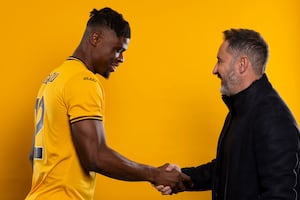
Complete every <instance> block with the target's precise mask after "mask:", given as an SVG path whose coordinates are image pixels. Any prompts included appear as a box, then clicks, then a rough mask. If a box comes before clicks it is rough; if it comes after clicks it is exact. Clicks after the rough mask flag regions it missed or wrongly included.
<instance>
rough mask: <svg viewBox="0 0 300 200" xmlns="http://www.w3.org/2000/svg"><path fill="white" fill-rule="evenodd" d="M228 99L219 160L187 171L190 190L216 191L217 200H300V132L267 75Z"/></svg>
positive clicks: (185, 170)
mask: <svg viewBox="0 0 300 200" xmlns="http://www.w3.org/2000/svg"><path fill="white" fill-rule="evenodd" d="M223 100H224V102H225V103H226V105H227V106H228V108H229V113H228V115H227V117H226V120H225V123H224V126H223V129H222V132H221V135H220V138H219V143H218V149H217V156H216V159H215V160H213V161H212V162H210V163H207V164H205V165H200V166H198V167H192V168H183V169H182V171H183V172H184V173H185V174H187V175H189V176H191V178H192V180H193V182H194V187H193V188H189V190H212V196H213V200H256V199H260V200H266V199H268V200H271V199H272V200H275V199H276V200H277V199H282V200H283V199H285V200H295V199H299V195H300V192H299V185H297V179H299V178H297V176H298V174H299V144H300V142H299V135H300V134H299V129H298V126H297V124H296V121H295V119H294V118H293V116H292V114H291V112H290V110H289V109H288V107H287V106H286V104H285V103H284V102H283V100H282V99H281V98H280V97H279V95H278V94H277V92H276V91H275V90H274V89H273V88H272V85H271V84H270V82H269V81H268V79H267V76H266V75H263V77H262V78H261V79H259V80H257V81H255V82H254V83H253V84H252V85H251V86H250V87H249V88H247V89H245V90H243V91H242V92H240V93H238V94H236V95H233V96H231V97H226V96H223ZM297 193H298V194H297ZM297 195H298V197H297Z"/></svg>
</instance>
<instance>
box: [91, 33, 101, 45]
mask: <svg viewBox="0 0 300 200" xmlns="http://www.w3.org/2000/svg"><path fill="white" fill-rule="evenodd" d="M99 41H100V33H99V32H92V33H91V34H90V37H89V42H90V44H91V45H92V46H96V45H97V43H98V42H99Z"/></svg>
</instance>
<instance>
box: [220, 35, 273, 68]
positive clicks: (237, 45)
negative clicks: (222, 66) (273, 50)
mask: <svg viewBox="0 0 300 200" xmlns="http://www.w3.org/2000/svg"><path fill="white" fill-rule="evenodd" d="M223 34H224V40H225V41H228V43H229V46H228V48H229V49H230V50H231V51H233V52H234V53H237V54H241V53H244V54H246V55H247V56H249V59H250V61H251V63H252V65H253V67H254V70H255V71H256V73H258V74H261V73H263V72H264V70H265V65H266V63H267V60H268V54H269V52H268V45H267V43H266V41H265V40H264V39H263V38H262V36H261V35H260V34H259V33H258V32H256V31H254V30H250V29H229V30H225V31H224V32H223Z"/></svg>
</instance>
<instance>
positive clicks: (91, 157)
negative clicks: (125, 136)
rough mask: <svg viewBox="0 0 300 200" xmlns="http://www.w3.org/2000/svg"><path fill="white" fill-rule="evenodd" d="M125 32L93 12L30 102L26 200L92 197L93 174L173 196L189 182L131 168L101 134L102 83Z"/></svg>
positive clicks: (119, 22) (111, 15) (116, 20)
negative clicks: (78, 38)
mask: <svg viewBox="0 0 300 200" xmlns="http://www.w3.org/2000/svg"><path fill="white" fill-rule="evenodd" d="M129 39H130V27H129V24H128V22H127V21H125V20H124V19H123V17H122V15H121V14H119V13H117V12H116V11H114V10H112V9H110V8H103V9H101V10H96V9H94V10H93V11H92V12H91V16H90V19H89V20H88V22H87V27H86V30H85V33H84V35H83V38H82V40H81V42H80V44H79V46H78V47H77V49H76V50H75V52H74V53H73V55H72V56H71V57H69V58H68V59H67V60H66V61H65V62H63V63H62V64H61V65H60V66H59V67H58V68H56V69H54V70H53V71H52V72H51V73H50V74H49V76H48V77H47V78H46V79H45V80H44V82H43V84H42V86H41V88H40V90H39V92H38V95H37V100H36V107H35V124H36V129H35V134H34V142H33V148H32V153H31V159H32V161H33V178H32V187H31V190H30V192H29V194H28V195H27V197H26V200H33V199H35V200H37V199H41V200H45V199H47V200H52V199H55V200H58V199H63V200H66V199H76V200H81V199H82V200H91V199H93V197H94V189H95V179H96V173H100V174H103V175H105V176H108V177H111V178H115V179H119V180H125V181H148V182H150V183H152V184H154V185H169V186H170V187H172V188H173V189H174V191H180V190H184V188H185V185H186V184H192V183H191V180H190V178H189V176H187V175H184V174H182V173H180V172H178V171H176V170H173V171H171V172H168V171H167V170H166V167H167V166H168V165H167V164H165V165H163V166H161V167H158V168H156V167H152V166H149V165H145V164H140V163H136V162H134V161H131V160H128V159H127V158H125V157H123V156H122V155H120V154H119V153H117V152H116V151H114V150H113V149H111V148H110V147H109V146H108V145H107V144H106V141H105V131H104V128H103V109H104V104H103V103H104V102H103V101H104V100H103V89H102V87H101V84H100V82H99V80H98V78H97V77H96V74H100V75H102V76H103V77H105V78H108V77H109V74H110V73H111V72H114V71H115V69H116V67H118V66H119V64H120V63H122V62H123V52H124V51H125V50H126V49H127V47H128V44H129Z"/></svg>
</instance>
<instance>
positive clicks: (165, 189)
mask: <svg viewBox="0 0 300 200" xmlns="http://www.w3.org/2000/svg"><path fill="white" fill-rule="evenodd" d="M159 169H162V170H164V172H165V173H166V172H167V173H169V175H171V174H172V176H173V178H171V179H169V181H170V182H168V183H166V184H160V183H158V182H156V183H154V187H155V188H156V189H157V190H158V191H159V192H161V194H162V195H167V194H175V193H178V192H182V191H185V190H186V186H188V187H192V185H193V183H192V181H191V178H190V177H189V176H187V175H185V174H183V173H181V169H180V167H179V166H178V165H175V164H165V165H163V166H161V167H159ZM165 173H162V174H165Z"/></svg>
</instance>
